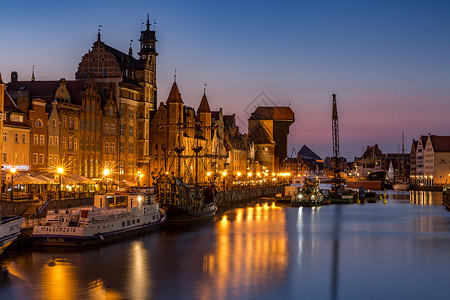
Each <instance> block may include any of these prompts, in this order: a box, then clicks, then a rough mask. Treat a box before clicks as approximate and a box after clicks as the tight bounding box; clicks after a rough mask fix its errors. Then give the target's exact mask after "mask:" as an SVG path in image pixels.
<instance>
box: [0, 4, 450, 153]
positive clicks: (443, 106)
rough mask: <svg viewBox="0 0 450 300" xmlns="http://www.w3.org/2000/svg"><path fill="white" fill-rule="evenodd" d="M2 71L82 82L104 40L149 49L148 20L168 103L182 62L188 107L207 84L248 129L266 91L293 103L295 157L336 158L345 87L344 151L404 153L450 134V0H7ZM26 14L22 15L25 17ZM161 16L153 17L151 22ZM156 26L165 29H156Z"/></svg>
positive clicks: (6, 76) (161, 91) (214, 104)
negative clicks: (79, 73) (86, 58)
mask: <svg viewBox="0 0 450 300" xmlns="http://www.w3.org/2000/svg"><path fill="white" fill-rule="evenodd" d="M2 10H3V11H4V12H5V13H4V14H3V16H2V18H1V20H0V24H1V27H2V28H3V31H2V32H3V33H2V41H3V42H2V50H1V52H0V53H1V55H0V72H1V75H2V78H3V81H4V82H5V83H7V82H9V81H10V74H11V72H12V71H17V72H18V75H19V80H24V81H25V80H30V77H31V70H32V67H33V65H35V66H36V67H35V77H36V80H38V81H39V80H59V79H60V78H66V79H67V80H73V79H74V77H75V72H76V70H77V68H78V64H79V63H80V61H81V58H82V56H83V54H85V53H86V52H87V51H88V50H89V49H90V48H91V47H92V44H93V42H94V41H95V40H96V38H97V29H98V26H99V23H100V24H101V26H102V27H101V37H102V41H104V42H105V43H106V44H107V45H110V46H112V47H114V48H116V49H118V50H120V51H123V52H126V53H128V48H129V47H130V39H132V40H133V42H132V48H133V53H134V55H135V56H137V54H136V53H137V52H138V51H139V41H138V40H139V33H140V30H141V26H142V25H141V21H142V20H145V19H146V17H147V12H148V13H149V14H150V19H151V20H153V19H155V20H156V37H157V39H158V43H157V46H156V47H157V51H158V53H159V56H158V58H157V75H156V76H157V80H158V103H159V102H161V101H166V99H167V96H168V94H169V91H170V88H171V85H172V83H173V75H174V70H175V68H176V70H177V71H176V72H177V73H176V74H177V84H178V86H179V88H180V92H181V94H182V97H183V101H184V103H185V104H186V105H188V106H191V107H195V108H197V107H198V105H199V104H200V100H201V97H202V95H203V87H204V83H207V90H206V94H207V96H208V101H209V104H210V106H211V109H212V110H217V109H219V108H220V107H221V108H223V111H224V114H233V113H235V114H236V115H237V119H238V121H239V122H238V123H239V124H238V125H241V131H246V122H247V119H248V117H249V114H250V112H252V111H253V110H254V108H255V107H256V106H258V105H262V104H266V103H267V102H266V103H264V102H261V101H258V99H257V97H258V95H260V93H261V92H263V93H265V94H266V95H267V97H269V101H270V102H269V103H273V104H275V105H280V106H288V105H290V106H291V108H292V110H293V111H294V112H295V119H296V121H295V123H294V124H293V125H292V126H291V128H290V134H289V138H288V153H290V152H291V149H292V148H293V147H294V148H295V149H296V151H295V152H297V151H298V150H300V148H301V147H302V146H303V145H304V144H305V145H307V146H308V147H309V148H311V149H312V150H313V151H315V152H316V153H317V154H318V155H319V156H321V157H322V158H325V157H326V156H331V155H332V138H331V111H332V98H331V95H332V94H333V93H336V94H337V107H338V113H339V129H340V149H341V155H342V156H344V157H346V158H347V160H350V161H352V160H353V158H354V156H360V155H361V151H362V148H365V147H366V146H367V145H374V144H378V145H379V146H380V148H381V150H382V151H383V153H397V151H398V146H400V147H401V143H402V131H404V132H405V151H406V152H409V150H410V146H411V142H412V139H413V138H414V139H417V138H418V137H419V136H420V135H426V134H428V133H431V134H436V135H450V133H449V128H450V126H449V125H450V121H449V120H450V118H449V117H448V115H449V111H450V84H449V82H450V72H449V70H450V56H449V55H448V49H450V35H449V34H448V31H449V28H450V2H449V1H432V2H424V1H395V3H393V2H392V1H388V0H381V1H368V0H367V1H365V0H363V1H357V0H348V1H339V2H335V1H321V2H320V3H318V2H316V1H279V2H272V1H253V0H252V1H245V2H244V3H243V2H241V1H226V2H218V3H216V2H210V1H204V0H199V1H195V2H194V3H186V2H184V1H178V0H177V1H172V2H171V3H170V5H168V4H167V3H166V2H163V1H161V2H157V1H150V2H149V1H133V2H132V3H131V4H124V3H123V2H119V1H96V2H91V1H79V2H71V3H61V2H56V1H46V2H36V1H20V2H13V1H10V2H8V3H3V5H2ZM18 16H20V17H19V18H18ZM152 23H153V22H152ZM152 26H155V25H154V24H152Z"/></svg>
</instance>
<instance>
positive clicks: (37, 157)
mask: <svg viewBox="0 0 450 300" xmlns="http://www.w3.org/2000/svg"><path fill="white" fill-rule="evenodd" d="M44 163H45V162H44V154H43V153H39V154H38V153H33V164H34V165H37V164H40V165H43V164H44Z"/></svg>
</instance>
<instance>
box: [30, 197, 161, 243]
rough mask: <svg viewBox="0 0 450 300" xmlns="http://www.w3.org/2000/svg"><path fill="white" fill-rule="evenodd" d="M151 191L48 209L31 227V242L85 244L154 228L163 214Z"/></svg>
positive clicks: (101, 241)
mask: <svg viewBox="0 0 450 300" xmlns="http://www.w3.org/2000/svg"><path fill="white" fill-rule="evenodd" d="M154 200H155V194H154V193H151V194H147V195H115V194H106V195H96V196H95V199H94V206H81V207H75V208H68V209H59V210H58V209H56V210H50V211H48V213H47V216H46V220H45V224H43V225H37V226H35V227H34V230H33V234H32V235H31V238H32V239H33V243H34V244H35V245H43V246H86V245H93V244H100V243H103V242H104V241H106V240H112V239H116V238H119V237H123V236H126V235H132V234H136V233H140V232H144V231H147V230H152V229H156V228H158V227H159V226H160V225H161V224H162V223H164V222H165V220H166V216H165V214H164V212H163V211H161V210H160V208H159V204H158V203H155V201H154Z"/></svg>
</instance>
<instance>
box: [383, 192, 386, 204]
mask: <svg viewBox="0 0 450 300" xmlns="http://www.w3.org/2000/svg"><path fill="white" fill-rule="evenodd" d="M383 203H384V204H387V201H386V190H384V200H383Z"/></svg>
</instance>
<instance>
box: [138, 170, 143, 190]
mask: <svg viewBox="0 0 450 300" xmlns="http://www.w3.org/2000/svg"><path fill="white" fill-rule="evenodd" d="M137 177H138V178H137V179H138V186H140V185H141V179H142V177H144V174H142V172H141V171H138V172H137Z"/></svg>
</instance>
